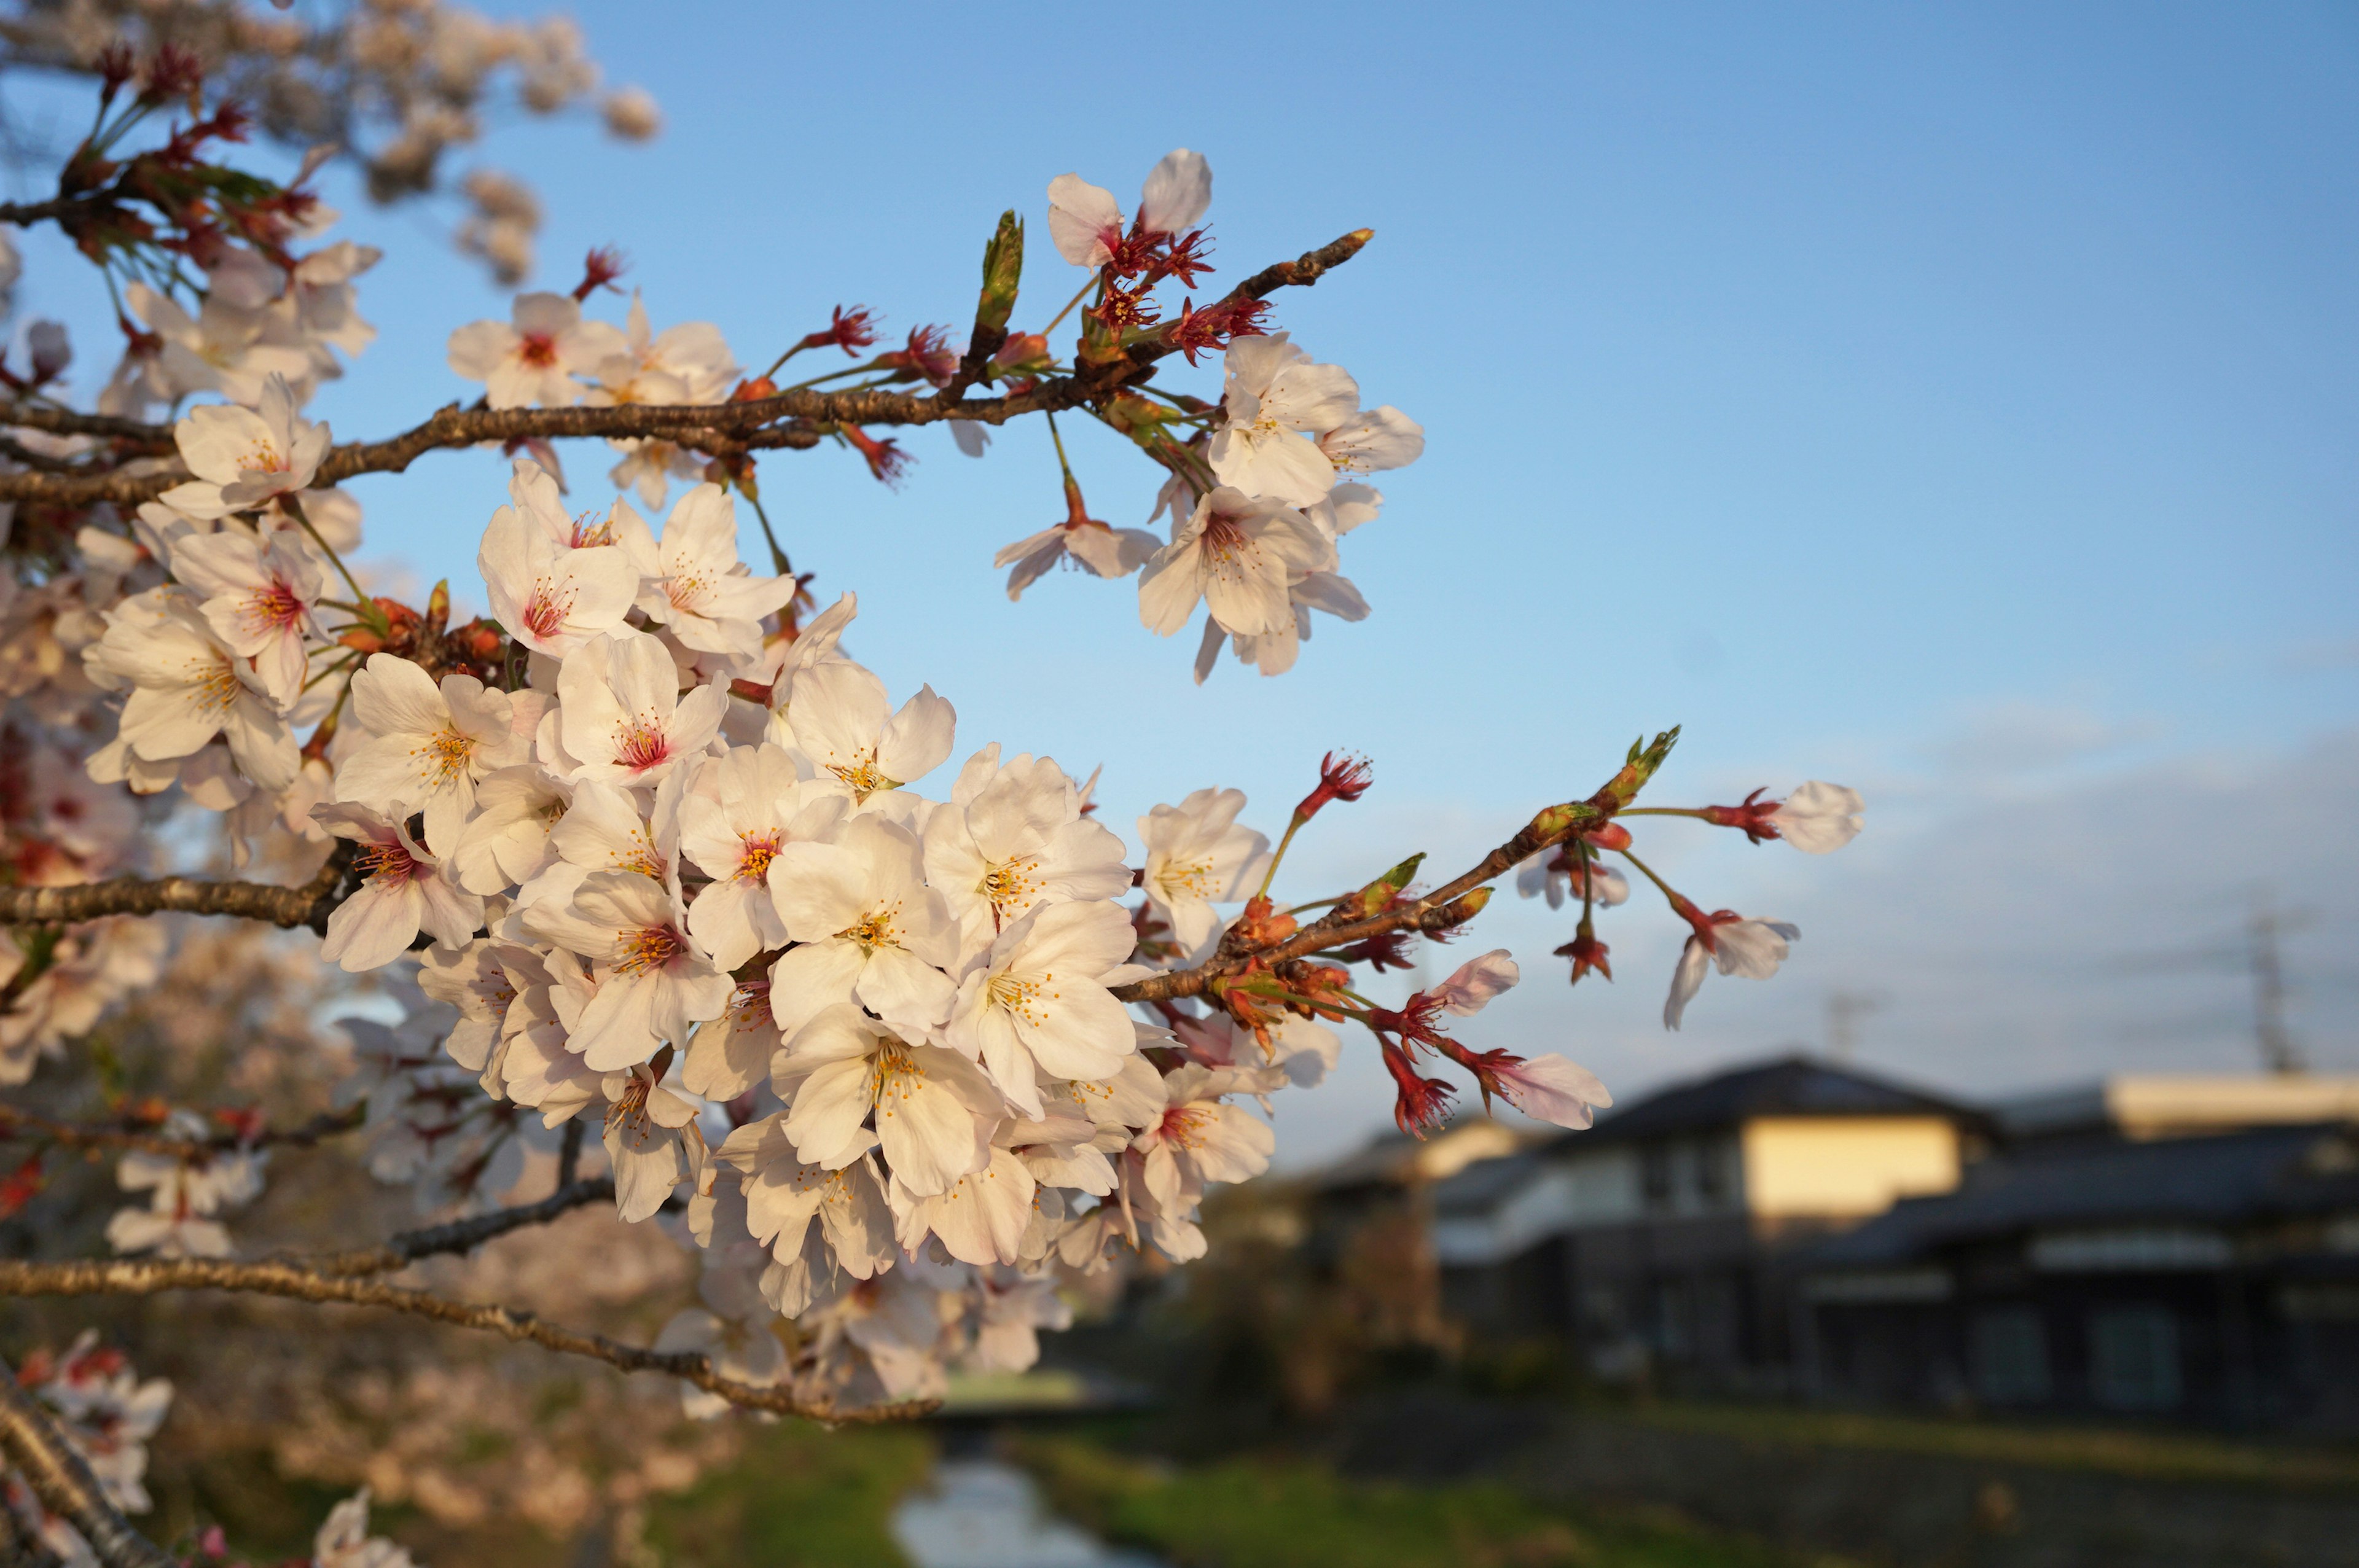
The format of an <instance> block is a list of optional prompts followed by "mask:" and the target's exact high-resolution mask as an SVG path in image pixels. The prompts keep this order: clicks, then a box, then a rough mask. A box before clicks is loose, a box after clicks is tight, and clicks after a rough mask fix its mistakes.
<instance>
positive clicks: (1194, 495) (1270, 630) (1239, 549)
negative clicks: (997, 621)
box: [997, 148, 1425, 685]
mask: <svg viewBox="0 0 2359 1568" xmlns="http://www.w3.org/2000/svg"><path fill="white" fill-rule="evenodd" d="M1211 204H1212V169H1211V168H1210V166H1209V165H1207V164H1206V163H1205V161H1204V158H1203V157H1202V155H1201V154H1198V153H1191V152H1189V151H1187V150H1186V149H1185V148H1182V149H1180V151H1177V152H1174V153H1172V154H1170V155H1169V156H1168V157H1165V158H1164V159H1163V161H1162V162H1161V163H1159V164H1158V165H1157V166H1156V167H1155V168H1154V169H1153V171H1151V172H1150V173H1149V174H1148V176H1147V183H1146V187H1145V189H1144V190H1143V191H1142V192H1141V194H1140V198H1139V210H1138V213H1137V216H1136V221H1135V222H1133V224H1132V225H1131V227H1130V228H1129V229H1127V230H1125V227H1124V219H1123V212H1122V208H1121V206H1120V204H1119V203H1117V202H1116V201H1115V200H1114V195H1113V193H1112V192H1111V191H1108V190H1107V189H1104V188H1103V186H1097V185H1092V184H1090V183H1089V182H1088V181H1087V180H1084V179H1082V178H1081V177H1080V176H1078V175H1071V174H1068V175H1060V176H1059V177H1058V178H1057V179H1056V180H1055V181H1053V182H1052V183H1051V184H1050V185H1049V233H1050V235H1051V237H1052V238H1053V239H1054V241H1055V243H1056V245H1057V249H1058V252H1059V254H1061V255H1062V256H1063V257H1064V258H1065V259H1066V260H1067V261H1069V262H1071V263H1072V264H1073V265H1076V266H1083V267H1093V268H1103V269H1105V270H1106V272H1107V275H1108V276H1109V279H1110V280H1113V279H1114V278H1116V277H1117V276H1119V274H1120V272H1121V270H1122V268H1123V266H1124V265H1125V255H1126V254H1134V253H1136V251H1137V249H1138V247H1139V246H1140V245H1141V244H1142V243H1148V244H1152V243H1155V242H1156V241H1158V238H1160V239H1161V240H1163V241H1165V242H1167V243H1168V242H1169V240H1171V239H1173V238H1176V237H1179V236H1180V235H1181V234H1182V232H1183V231H1188V230H1190V229H1192V228H1193V226H1194V225H1195V224H1196V223H1197V222H1199V221H1200V220H1201V218H1202V217H1203V215H1204V212H1205V211H1206V210H1207V208H1209V207H1210V206H1211ZM1142 265H1143V266H1144V268H1145V270H1146V273H1147V277H1148V278H1149V280H1150V282H1151V281H1152V279H1153V277H1154V276H1156V273H1155V270H1154V267H1153V265H1152V264H1151V263H1149V264H1142ZM1222 394H1223V395H1222V403H1221V412H1222V416H1223V417H1222V420H1221V422H1220V423H1219V426H1218V427H1217V428H1216V429H1214V430H1213V431H1212V435H1211V437H1210V438H1209V440H1208V441H1203V442H1202V443H1201V445H1199V446H1196V447H1191V448H1190V449H1188V457H1187V460H1184V461H1182V462H1180V464H1178V465H1177V466H1175V467H1174V469H1173V471H1172V477H1171V478H1170V480H1169V481H1168V482H1167V483H1166V484H1165V485H1164V487H1163V492H1162V494H1161V496H1160V497H1158V501H1157V504H1156V508H1155V512H1154V514H1152V515H1151V516H1150V518H1149V521H1150V522H1151V521H1153V518H1154V517H1156V516H1161V515H1162V514H1164V513H1166V512H1169V514H1170V534H1169V539H1168V541H1158V539H1157V538H1156V537H1155V535H1152V534H1150V533H1147V532H1146V531H1144V530H1140V529H1120V530H1115V529H1109V528H1108V527H1107V526H1106V525H1105V524H1102V523H1093V522H1091V521H1089V520H1087V519H1078V520H1076V521H1072V522H1068V523H1064V524H1059V525H1058V526H1056V527H1054V528H1049V529H1046V530H1044V531H1042V532H1041V533H1038V534H1035V535H1030V536H1029V537H1027V538H1024V539H1019V540H1017V541H1016V543H1014V544H1012V545H1009V546H1006V548H1004V549H1002V550H1001V551H1000V552H999V555H998V557H997V564H998V565H1000V566H1013V567H1014V568H1016V569H1015V572H1014V574H1013V575H1011V576H1010V578H1009V579H1008V585H1007V588H1008V596H1009V597H1010V598H1014V597H1016V595H1018V594H1020V593H1021V592H1022V591H1023V589H1024V587H1025V586H1026V585H1027V584H1028V583H1029V582H1031V581H1032V580H1033V579H1037V578H1038V577H1039V576H1040V575H1041V574H1042V573H1043V572H1045V571H1047V570H1048V569H1049V568H1050V567H1051V566H1054V565H1056V564H1057V562H1058V559H1059V558H1060V554H1061V555H1064V556H1067V557H1070V558H1071V559H1072V560H1073V561H1074V562H1075V563H1076V564H1077V565H1080V566H1081V567H1082V568H1085V569H1087V570H1089V571H1091V572H1093V573H1094V574H1095V575H1097V576H1099V577H1102V578H1113V577H1124V576H1127V575H1128V574H1129V573H1131V572H1133V571H1138V572H1139V583H1138V611H1139V619H1140V621H1141V622H1144V623H1145V625H1146V626H1147V629H1148V630H1149V631H1151V632H1153V633H1156V634H1157V635H1158V636H1165V637H1168V636H1169V635H1171V634H1172V633H1175V632H1178V631H1179V630H1180V628H1182V627H1183V626H1185V625H1187V624H1188V622H1189V621H1190V619H1191V618H1192V617H1193V616H1194V614H1195V612H1196V606H1197V605H1198V604H1199V603H1201V604H1203V605H1204V606H1205V607H1206V615H1205V620H1204V633H1203V638H1202V641H1201V643H1199V645H1198V648H1197V653H1196V679H1197V682H1198V683H1199V684H1200V685H1201V683H1202V681H1203V680H1204V678H1205V676H1208V675H1210V674H1211V673H1212V665H1213V661H1214V660H1216V659H1217V658H1218V657H1219V656H1220V652H1221V646H1222V644H1223V643H1224V642H1226V643H1232V644H1233V645H1234V647H1235V650H1236V654H1237V657H1238V658H1239V659H1241V660H1243V661H1244V662H1245V663H1246V664H1249V665H1255V666H1256V667H1257V668H1258V669H1259V670H1260V671H1261V673H1262V674H1264V675H1266V676H1274V675H1281V674H1283V673H1284V672H1286V671H1287V670H1289V669H1291V668H1293V667H1294V661H1295V659H1296V657H1297V655H1298V654H1299V652H1300V648H1301V643H1302V640H1303V639H1305V638H1307V637H1309V636H1310V612H1311V611H1313V610H1318V611H1324V612H1325V613H1327V614H1330V615H1333V616H1337V617H1339V618H1341V619H1343V620H1345V621H1358V620H1362V619H1364V618H1365V616H1366V615H1367V613H1368V603H1367V600H1365V599H1364V598H1362V597H1361V594H1360V590H1359V589H1357V588H1355V587H1353V584H1352V581H1351V579H1348V578H1346V577H1344V576H1343V564H1342V561H1341V558H1340V557H1339V554H1338V547H1339V546H1340V544H1341V542H1342V540H1343V535H1346V534H1349V533H1350V532H1352V530H1353V529H1354V528H1357V527H1359V526H1360V525H1361V524H1364V523H1367V522H1370V521H1372V520H1373V519H1374V518H1375V515H1376V514H1377V511H1378V509H1379V508H1380V507H1381V506H1382V505H1383V503H1384V497H1383V495H1381V494H1380V493H1379V492H1377V491H1375V489H1374V488H1372V487H1371V486H1369V485H1366V484H1364V483H1362V482H1360V476H1361V475H1364V474H1367V473H1370V472H1373V471H1375V470H1379V469H1395V468H1401V467H1405V466H1407V465H1408V464H1409V463H1412V462H1415V461H1416V460H1418V458H1419V456H1420V455H1422V454H1423V452H1424V450H1425V430H1424V427H1421V426H1420V425H1419V424H1418V423H1417V421H1416V420H1414V419H1411V418H1410V417H1409V416H1408V415H1406V414H1403V413H1402V412H1401V411H1400V410H1399V409H1397V408H1395V407H1393V406H1390V405H1388V404H1387V405H1386V406H1381V407H1376V408H1363V407H1362V406H1361V405H1360V386H1359V383H1357V382H1356V381H1354V380H1353V378H1352V376H1351V374H1350V373H1349V372H1347V371H1345V370H1344V369H1343V367H1342V366H1341V365H1332V364H1321V363H1319V362H1316V361H1314V360H1312V359H1311V358H1310V355H1308V354H1306V353H1304V352H1303V351H1302V350H1300V349H1299V348H1298V347H1296V346H1295V345H1294V343H1293V342H1292V341H1289V339H1288V334H1286V333H1284V332H1277V333H1272V334H1269V335H1267V336H1256V337H1246V336H1240V337H1238V338H1237V339H1236V340H1235V341H1234V342H1233V343H1231V344H1230V346H1229V349H1228V353H1227V358H1226V362H1225V365H1224V369H1223V384H1222Z"/></svg>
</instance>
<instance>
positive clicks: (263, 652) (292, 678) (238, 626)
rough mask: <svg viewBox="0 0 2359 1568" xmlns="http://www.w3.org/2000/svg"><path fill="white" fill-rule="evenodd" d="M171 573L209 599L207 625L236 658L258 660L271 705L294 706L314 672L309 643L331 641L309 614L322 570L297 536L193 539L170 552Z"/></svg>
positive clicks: (227, 534) (236, 533)
mask: <svg viewBox="0 0 2359 1568" xmlns="http://www.w3.org/2000/svg"><path fill="white" fill-rule="evenodd" d="M172 575H173V576H174V577H177V578H179V579H180V580H181V581H182V582H184V583H187V584H188V585H189V586H190V588H192V589H196V590H197V591H198V592H199V593H201V594H203V595H204V596H205V600H204V603H203V605H202V606H201V609H202V611H203V612H204V617H205V621H206V623H207V624H209V625H210V626H212V629H213V631H214V633H216V634H218V635H219V636H220V638H221V640H222V641H223V642H224V643H228V644H229V647H230V651H231V652H232V653H234V654H240V655H242V656H243V657H245V658H248V659H251V660H253V661H254V673H255V676H258V677H259V678H260V680H261V682H262V688H263V690H264V691H266V692H267V693H268V694H269V696H270V699H271V701H273V702H274V703H277V705H278V707H279V708H280V709H282V710H285V709H288V708H293V707H294V706H295V699H296V698H297V697H299V696H300V695H301V693H302V690H303V682H304V680H305V678H306V676H309V674H310V647H311V644H312V643H315V642H320V643H324V642H325V641H326V640H327V639H326V637H325V635H324V634H323V633H321V630H320V626H319V622H318V621H317V620H315V619H314V617H313V615H312V607H313V606H314V605H315V604H317V603H318V601H319V598H320V592H321V577H320V568H319V565H318V563H317V562H315V561H314V560H313V559H312V558H311V554H310V551H309V550H306V549H305V548H304V547H303V546H302V545H301V543H300V542H299V537H298V535H295V534H294V533H293V532H291V531H289V530H286V529H277V530H274V531H272V532H271V533H270V534H269V535H266V537H264V538H261V539H257V538H255V537H254V536H253V535H249V534H246V533H244V532H242V531H240V530H238V529H234V528H224V529H223V530H221V531H220V532H219V533H213V534H191V535H188V536H187V537H185V538H183V539H182V540H181V541H180V542H179V544H178V545H177V546H174V547H173V550H172Z"/></svg>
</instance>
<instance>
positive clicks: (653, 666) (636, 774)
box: [543, 632, 729, 785]
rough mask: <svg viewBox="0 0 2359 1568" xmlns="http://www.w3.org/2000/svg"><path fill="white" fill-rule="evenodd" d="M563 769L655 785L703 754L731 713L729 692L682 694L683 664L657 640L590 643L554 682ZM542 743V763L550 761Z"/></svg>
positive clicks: (711, 688) (630, 636) (635, 637)
mask: <svg viewBox="0 0 2359 1568" xmlns="http://www.w3.org/2000/svg"><path fill="white" fill-rule="evenodd" d="M557 693H558V719H559V728H558V735H559V737H560V739H561V741H562V744H563V750H564V752H565V753H566V755H565V757H564V758H563V759H560V760H555V761H557V762H559V766H558V770H557V771H559V772H560V773H564V775H565V776H567V777H569V778H572V779H576V780H580V779H604V780H611V781H613V782H615V783H619V784H650V785H651V784H657V783H658V782H660V781H661V780H662V779H663V777H664V775H665V774H667V773H669V772H671V770H672V769H673V768H675V767H677V766H679V764H680V762H682V761H683V760H686V759H689V758H692V757H695V756H697V755H698V754H700V753H701V752H703V750H704V749H705V747H707V746H709V745H711V744H712V738H713V737H714V736H715V735H717V734H718V733H720V730H721V719H722V717H723V715H724V714H725V713H727V712H728V710H729V692H728V688H727V687H724V686H722V685H720V684H718V683H714V684H711V685H706V686H700V687H696V688H694V689H693V690H691V691H690V692H688V693H687V694H686V695H685V696H683V695H682V694H681V692H680V690H679V674H678V666H677V665H674V664H673V663H672V657H671V655H670V654H669V653H667V652H666V651H665V650H664V645H663V643H660V642H658V641H657V640H656V639H655V638H653V637H649V636H646V635H644V634H642V633H631V632H624V633H613V634H609V635H602V636H596V637H592V638H591V639H590V640H589V641H588V642H586V643H582V646H580V647H579V648H576V649H575V650H573V652H571V654H567V655H566V657H565V664H564V667H563V668H562V669H561V670H560V672H559V675H558V677H557ZM547 750H548V748H547V746H546V744H544V746H543V761H544V762H551V761H552V759H550V758H549V756H548V755H547Z"/></svg>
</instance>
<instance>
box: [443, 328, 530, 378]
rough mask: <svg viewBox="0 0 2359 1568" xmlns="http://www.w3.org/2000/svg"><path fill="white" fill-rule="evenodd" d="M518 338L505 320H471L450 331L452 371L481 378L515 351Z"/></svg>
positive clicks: (469, 376)
mask: <svg viewBox="0 0 2359 1568" xmlns="http://www.w3.org/2000/svg"><path fill="white" fill-rule="evenodd" d="M517 341H518V340H517V334H516V329H515V328H514V327H511V326H509V325H508V324H507V323H506V321H470V322H468V323H467V324H466V325H465V326H463V327H461V328H459V329H458V330H455V331H453V332H452V333H451V341H450V343H449V346H448V349H447V351H446V353H447V358H448V360H449V362H450V365H451V371H452V373H455V374H457V375H459V376H462V377H463V378H464V379H466V380H468V381H482V380H484V378H485V377H487V376H489V375H490V374H491V373H493V372H494V371H495V370H497V369H498V368H499V367H500V366H501V365H502V364H504V363H505V362H506V361H507V360H508V359H509V357H510V356H512V355H513V354H514V353H515V352H516V343H517Z"/></svg>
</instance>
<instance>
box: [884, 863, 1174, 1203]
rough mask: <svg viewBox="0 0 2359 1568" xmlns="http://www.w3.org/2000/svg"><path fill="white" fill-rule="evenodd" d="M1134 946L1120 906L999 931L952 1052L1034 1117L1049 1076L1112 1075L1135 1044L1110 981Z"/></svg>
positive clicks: (958, 1014) (1096, 906)
mask: <svg viewBox="0 0 2359 1568" xmlns="http://www.w3.org/2000/svg"><path fill="white" fill-rule="evenodd" d="M1136 941H1137V933H1136V932H1135V931H1134V930H1133V929H1132V928H1131V924H1130V918H1129V916H1128V915H1127V914H1125V913H1124V911H1123V909H1122V907H1121V906H1120V905H1119V904H1115V903H1105V902H1101V901H1093V902H1090V903H1051V904H1046V905H1043V906H1042V907H1040V908H1038V909H1035V910H1034V911H1032V912H1031V913H1030V914H1027V915H1025V916H1024V917H1023V918H1022V919H1021V920H1018V921H1017V922H1016V924H1015V925H1011V926H1009V927H1008V928H1007V929H1006V930H1005V931H1003V932H1001V933H1000V935H999V938H998V940H997V941H995V942H994V943H993V944H992V946H991V950H990V951H989V953H987V954H986V955H985V956H984V961H983V962H982V963H981V964H980V965H979V966H977V967H976V968H974V969H973V970H972V971H970V972H969V973H968V975H967V977H966V979H965V980H964V982H963V983H962V985H961V986H960V988H959V996H958V1002H957V1004H956V1006H955V1007H954V1008H953V1009H952V1011H951V1020H950V1028H949V1039H950V1042H951V1044H953V1045H955V1046H957V1047H958V1048H959V1049H960V1050H962V1051H964V1052H965V1053H967V1054H969V1055H971V1056H973V1057H974V1058H976V1059H977V1060H978V1061H980V1062H982V1063H983V1065H984V1067H985V1068H987V1069H988V1070H989V1071H990V1073H991V1076H992V1080H993V1081H994V1082H995V1083H996V1084H997V1085H998V1086H999V1087H1000V1090H1001V1092H1002V1093H1004V1094H1005V1095H1006V1097H1007V1101H1008V1103H1009V1104H1010V1105H1012V1106H1014V1107H1016V1108H1017V1109H1019V1110H1021V1111H1022V1112H1023V1113H1024V1114H1025V1115H1027V1116H1035V1117H1037V1116H1038V1115H1039V1114H1040V1091H1039V1087H1038V1081H1039V1079H1040V1078H1041V1077H1042V1076H1047V1077H1050V1078H1068V1079H1080V1080H1083V1081H1088V1080H1093V1079H1100V1078H1110V1077H1112V1076H1114V1074H1116V1073H1118V1072H1120V1071H1121V1070H1122V1065H1123V1061H1124V1059H1125V1057H1127V1056H1129V1055H1130V1054H1132V1052H1133V1050H1134V1047H1135V1038H1134V1036H1133V1034H1132V1033H1131V1026H1130V1015H1129V1013H1127V1012H1126V1011H1124V1008H1123V1005H1122V1003H1121V1002H1119V1001H1116V1000H1114V993H1113V992H1111V991H1110V990H1108V989H1106V985H1105V980H1104V977H1105V976H1106V975H1107V974H1108V973H1110V972H1111V971H1113V970H1114V968H1116V967H1117V966H1120V965H1121V964H1123V963H1124V962H1125V960H1126V959H1127V958H1128V957H1130V952H1131V948H1132V947H1133V946H1134V945H1135V944H1136ZM894 1168H895V1169H896V1170H898V1169H899V1164H898V1162H896V1163H895V1167H894Z"/></svg>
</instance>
